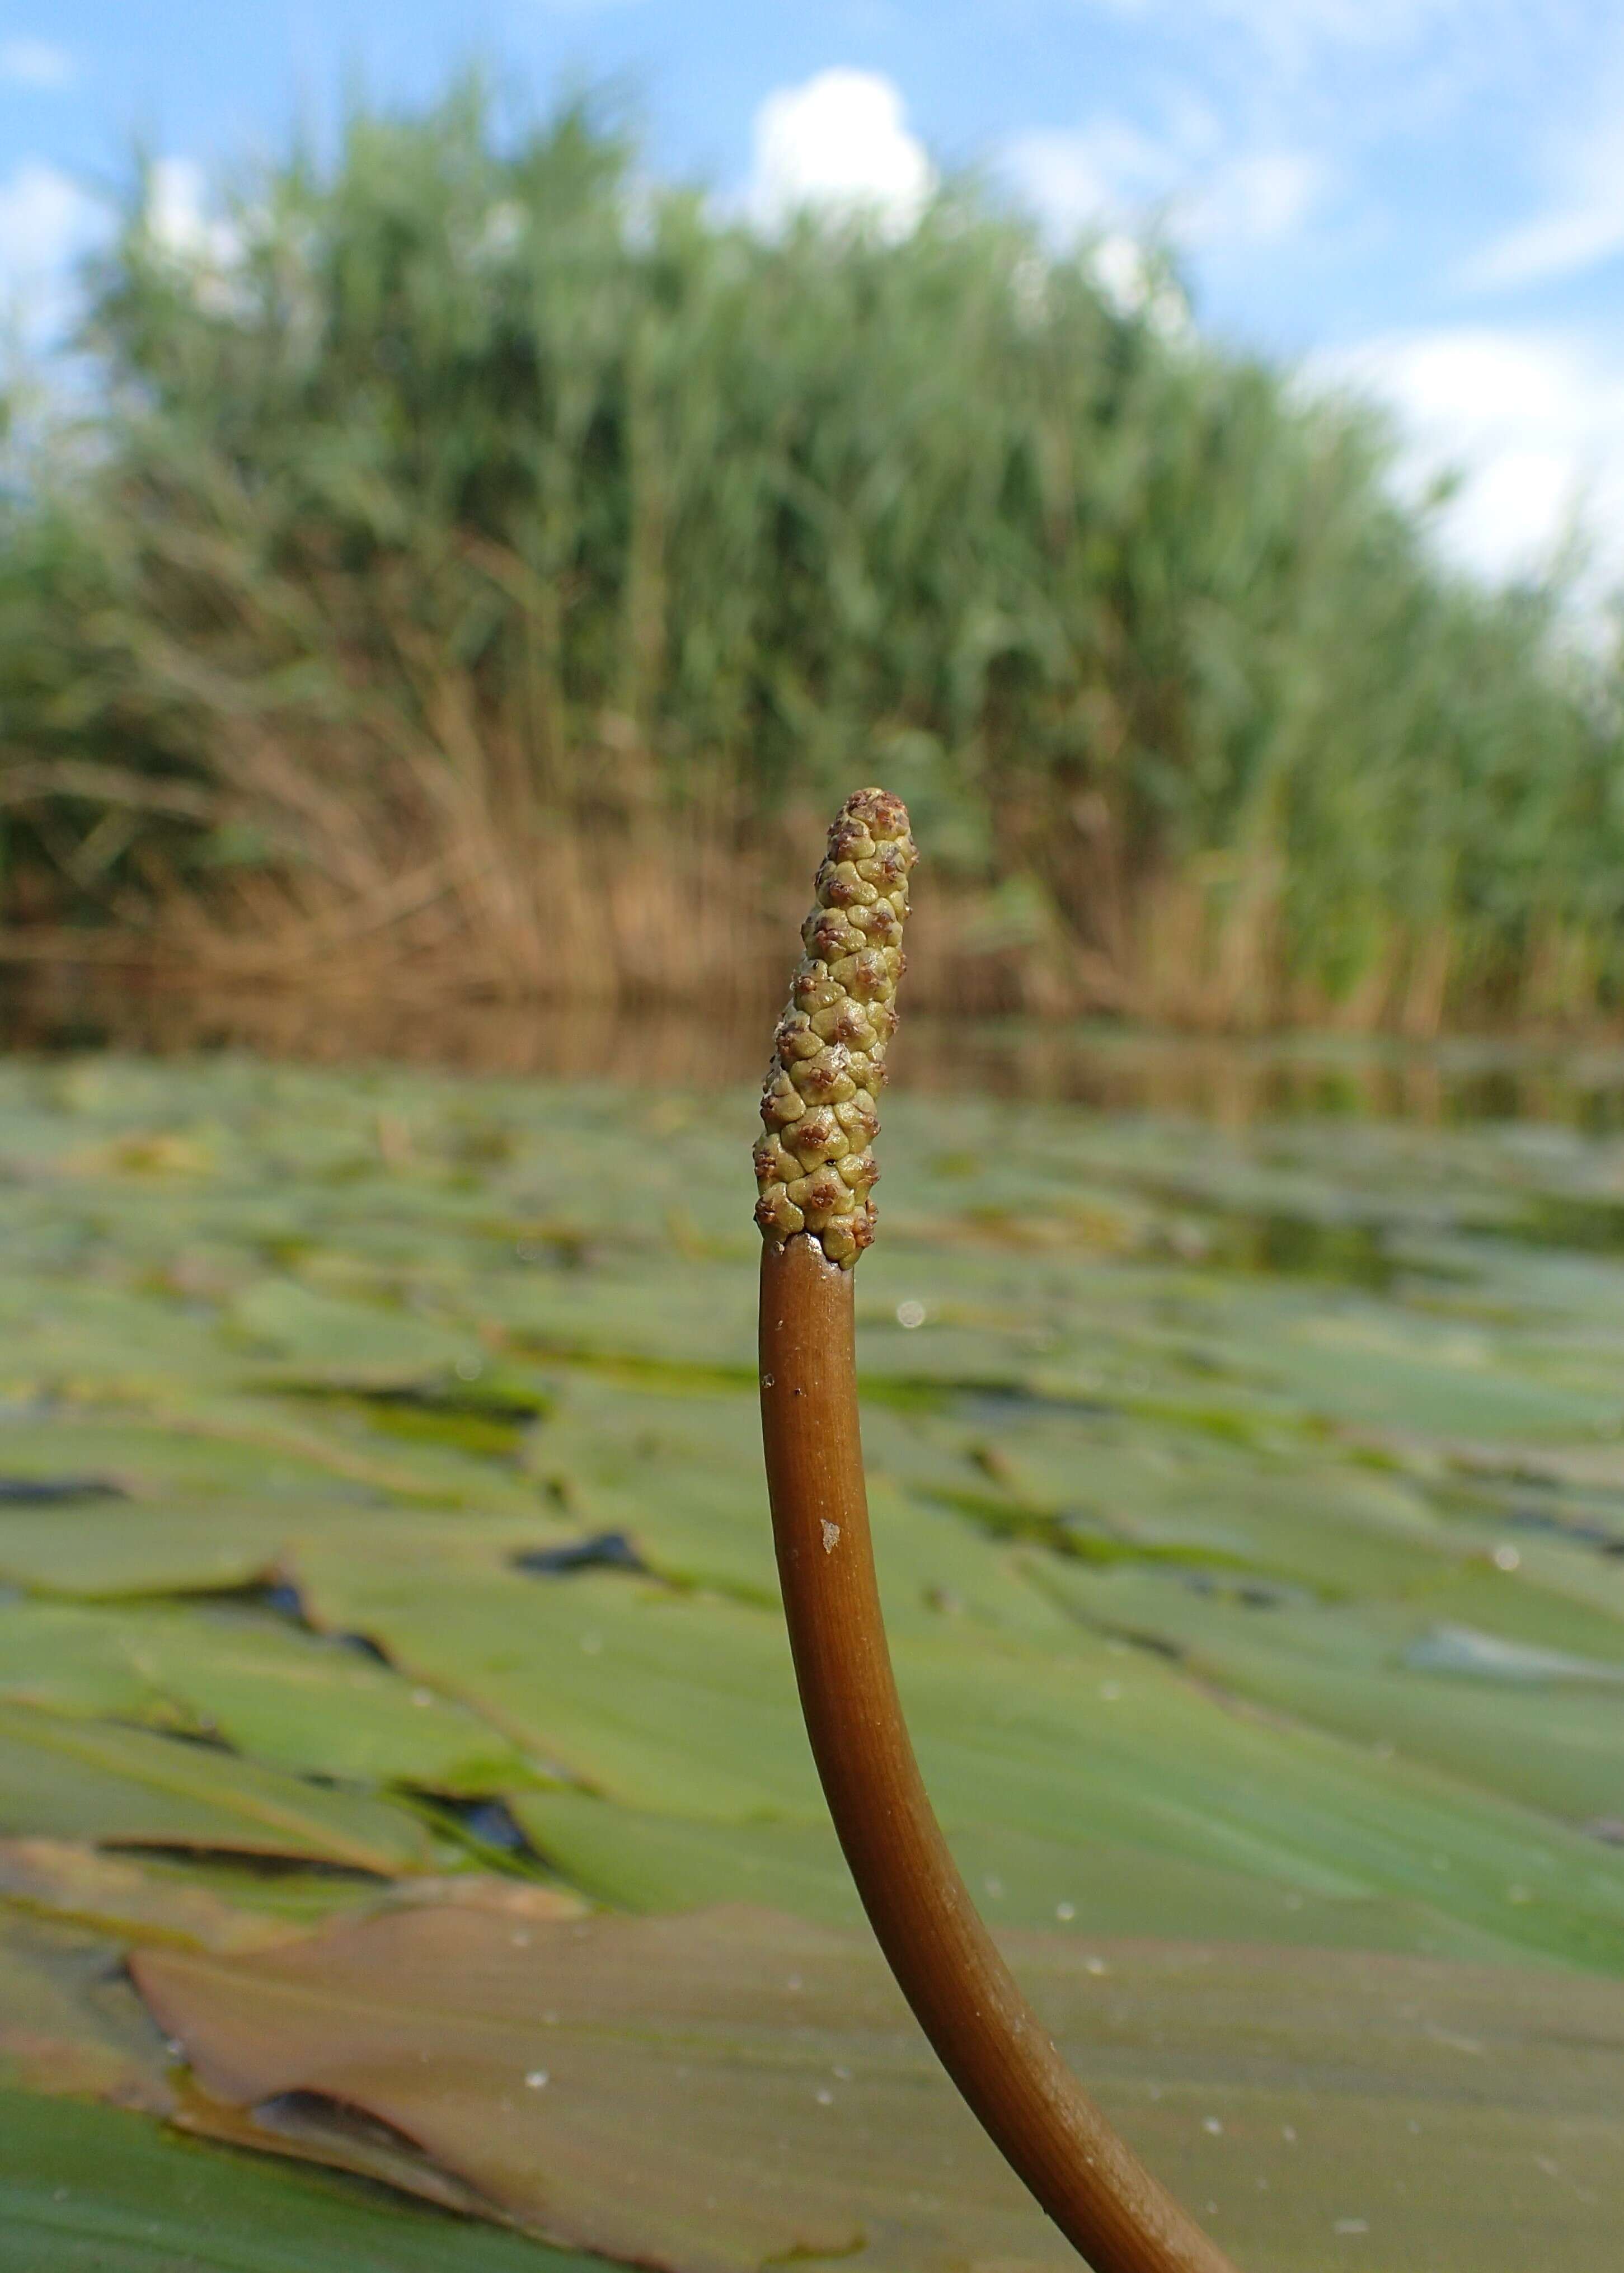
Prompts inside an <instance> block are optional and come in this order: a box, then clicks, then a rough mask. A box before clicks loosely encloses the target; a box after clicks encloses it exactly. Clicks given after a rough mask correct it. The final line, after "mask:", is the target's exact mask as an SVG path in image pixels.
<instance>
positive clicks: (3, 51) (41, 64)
mask: <svg viewBox="0 0 1624 2273" xmlns="http://www.w3.org/2000/svg"><path fill="white" fill-rule="evenodd" d="M77 76H78V74H77V73H76V71H75V70H74V67H73V58H72V56H71V55H70V54H69V53H68V51H67V49H65V48H58V47H56V46H54V45H53V44H52V42H51V41H49V40H28V39H14V40H0V79H4V80H6V81H8V82H9V84H10V85H11V86H33V87H39V88H41V89H43V90H55V89H56V88H58V87H64V86H72V84H73V81H74V79H75V78H76V77H77Z"/></svg>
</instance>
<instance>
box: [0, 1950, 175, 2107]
mask: <svg viewBox="0 0 1624 2273" xmlns="http://www.w3.org/2000/svg"><path fill="white" fill-rule="evenodd" d="M168 2066H169V2053H168V2052H167V2050H166V2048H165V2046H164V2044H163V2040H162V2037H160V2036H159V2034H158V2031H157V2029H155V2028H154V2026H153V2024H152V2022H151V2020H150V2019H149V2018H148V2016H147V2013H146V2012H145V2010H144V2009H143V2008H142V2006H141V2004H140V2002H139V1999H138V1998H137V1997H136V1995H135V1993H134V1992H133V1991H132V1988H131V1986H130V1984H129V1982H128V1981H127V1980H126V1979H125V1978H124V1974H123V1971H122V1969H121V1968H120V1965H119V1962H118V1952H117V1949H115V1948H114V1947H112V1946H111V1945H110V1944H109V1943H108V1942H106V1941H103V1940H102V1939H99V1938H98V1937H96V1936H94V1935H92V1934H87V1933H81V1932H75V1931H74V1930H72V1929H71V1928H70V1927H68V1926H65V1925H60V1924H50V1923H45V1922H42V1921H38V1920H34V1919H29V1918H21V1917H8V1916H6V1915H5V1914H4V1912H0V2085H5V2084H12V2083H23V2084H26V2085H27V2087H28V2088H29V2089H31V2090H34V2091H44V2092H57V2091H74V2092H96V2093H100V2094H102V2095H103V2096H105V2097H109V2098H115V2099H119V2100H122V2101H124V2103H125V2104H127V2105H129V2106H132V2107H147V2108H151V2109H154V2110H155V2111H162V2110H163V2109H167V2108H168V2107H169V2104H170V2103H171V2097H172V2095H171V2093H170V2091H169V2085H168V2083H167V2082H166V2070H167V2068H168ZM7 2096H9V2095H7ZM3 2151H4V2149H0V2152H3Z"/></svg>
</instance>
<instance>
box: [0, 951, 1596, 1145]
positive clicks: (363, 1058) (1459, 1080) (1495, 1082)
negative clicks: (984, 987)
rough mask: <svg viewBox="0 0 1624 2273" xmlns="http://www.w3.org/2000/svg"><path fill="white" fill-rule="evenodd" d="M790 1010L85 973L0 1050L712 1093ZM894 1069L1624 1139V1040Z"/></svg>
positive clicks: (972, 1043) (1204, 1052) (1227, 1115)
mask: <svg viewBox="0 0 1624 2273" xmlns="http://www.w3.org/2000/svg"><path fill="white" fill-rule="evenodd" d="M776 1008H777V1005H776V1003H772V1002H766V1001H763V1004H762V1007H761V1012H760V1016H758V1017H756V1018H754V1019H745V1020H739V1021H736V1022H733V1023H731V1024H717V1022H716V1021H715V1020H714V1019H711V1018H708V1017H704V1016H699V1015H698V1014H685V1013H684V1012H682V1011H680V1010H677V1011H673V1010H671V1009H661V1010H659V1011H658V1012H657V1011H651V1010H650V1011H641V1012H640V1011H637V1010H627V1009H605V1008H604V1007H602V1006H599V1005H593V1006H587V1007H583V1008H579V1009H559V1008H556V1007H548V1006H544V1005H536V1006H525V1005H522V1004H515V1003H511V1002H479V1001H458V1000H452V999H448V998H447V997H445V996H434V997H432V998H431V999H429V1000H427V1001H422V1000H417V999H414V998H413V997H412V996H410V994H398V995H388V996H380V997H377V998H375V999H370V1000H361V999H357V997H356V995H355V994H353V993H350V992H348V991H346V992H344V993H342V994H335V995H333V996H331V997H326V998H324V997H323V996H321V995H319V994H305V993H294V992H287V993H282V992H278V991H276V990H274V989H265V990H261V991H259V992H257V993H237V994H225V993H221V992H219V991H204V990H201V989H199V990H195V991H193V990H181V989H177V988H172V987H170V988H163V987H146V988H142V987H115V986H109V985H108V983H107V981H106V980H105V979H98V978H96V977H94V976H87V975H86V974H84V973H59V974H34V973H30V974H28V975H27V977H26V979H21V980H13V981H8V982H5V983H4V992H3V993H0V1044H3V1045H4V1046H5V1047H8V1048H10V1049H12V1050H24V1051H30V1052H57V1051H64V1050H84V1049H99V1048H109V1047H110V1048H117V1049H122V1050H134V1051H139V1052H143V1053H150V1054H154V1055H157V1056H183V1055H191V1054H195V1053H198V1052H209V1051H214V1050H222V1049H237V1050H251V1051H253V1052H255V1053H256V1054H259V1055H263V1056H267V1057H273V1058H291V1059H297V1060H300V1061H304V1062H306V1063H310V1064H315V1065H342V1064H346V1063H355V1064H359V1063H365V1062H372V1063H378V1062H387V1063H394V1064H404V1065H425V1066H428V1065H432V1066H441V1067H447V1068H450V1069H455V1070H458V1071H462V1072H467V1073H487V1074H538V1075H547V1076H555V1077H558V1078H561V1079H567V1080H605V1081H614V1082H635V1081H646V1082H648V1083H650V1084H655V1085H658V1086H661V1087H672V1088H692V1089H709V1088H712V1087H717V1086H719V1085H722V1084H728V1083H733V1082H743V1081H750V1080H752V1079H754V1078H755V1077H756V1075H758V1074H759V1073H760V1072H761V1070H762V1069H763V1066H764V1064H765V1061H766V1055H767V1049H768V1043H769V1037H770V1034H771V1024H772V1018H773V1015H774V1012H775V1009H776ZM892 1064H893V1070H894V1074H895V1077H896V1078H897V1079H898V1081H900V1082H903V1083H906V1084H907V1086H908V1087H910V1088H912V1089H915V1090H946V1089H959V1088H963V1089H970V1090H975V1091H981V1092H984V1093H989V1094H992V1095H996V1096H1003V1097H1017V1098H1026V1099H1034V1100H1035V1101H1043V1102H1062V1101H1065V1102H1071V1103H1077V1104H1083V1105H1088V1106H1095V1107H1097V1108H1099V1109H1100V1110H1102V1111H1110V1112H1129V1113H1131V1112H1154V1113H1159V1114H1184V1115H1189V1116H1191V1117H1192V1118H1196V1119H1199V1120H1206V1121H1217V1122H1219V1123H1221V1124H1223V1125H1226V1126H1244V1125H1245V1124H1247V1123H1250V1122H1252V1121H1270V1120H1280V1119H1297V1118H1302V1117H1305V1116H1312V1115H1317V1114H1331V1115H1335V1116H1339V1117H1342V1116H1355V1117H1358V1118H1368V1119H1377V1120H1404V1121H1422V1122H1449V1121H1495V1120H1528V1121H1559V1122H1564V1123H1567V1124H1569V1125H1572V1126H1574V1127H1576V1128H1580V1129H1585V1130H1587V1131H1590V1132H1593V1133H1597V1134H1605V1133H1608V1132H1611V1131H1613V1130H1615V1129H1624V1043H1613V1042H1605V1043H1598V1044H1594V1045H1590V1046H1575V1045H1557V1044H1538V1043H1525V1042H1503V1041H1490V1040H1476V1039H1461V1040H1455V1041H1450V1042H1444V1043H1440V1044H1428V1045H1425V1046H1423V1045H1417V1044H1410V1043H1403V1042H1398V1041H1393V1040H1387V1039H1372V1038H1369V1037H1365V1036H1342V1035H1323V1034H1319V1035H1314V1034H1296V1035H1290V1036H1286V1037H1282V1038H1278V1039H1256V1038H1253V1039H1228V1038H1222V1037H1214V1036H1210V1035H1190V1034H1173V1033H1164V1032H1143V1031H1133V1030H1131V1029H1126V1028H1122V1027H1113V1026H1103V1025H1098V1024H1095V1025H1063V1024H1038V1023H1035V1022H1029V1021H1020V1020H1012V1019H1011V1020H998V1019H989V1020H982V1021H978V1022H974V1023H971V1024H953V1023H952V1022H951V1021H948V1020H944V1019H942V1018H939V1017H938V1018H926V1017H916V1018H914V1019H912V1020H910V1019H907V1018H905V1019H904V1022H903V1028H902V1031H901V1033H900V1034H899V1036H898V1040H897V1044H896V1048H895V1051H894V1053H893V1059H892Z"/></svg>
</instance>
